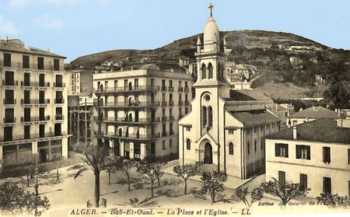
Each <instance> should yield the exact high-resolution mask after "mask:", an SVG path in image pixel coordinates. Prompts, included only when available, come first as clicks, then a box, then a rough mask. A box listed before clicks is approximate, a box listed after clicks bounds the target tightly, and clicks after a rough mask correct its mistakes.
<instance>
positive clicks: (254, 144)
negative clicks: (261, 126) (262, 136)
mask: <svg viewBox="0 0 350 217" xmlns="http://www.w3.org/2000/svg"><path fill="white" fill-rule="evenodd" d="M254 129H255V128H254ZM254 151H255V152H256V140H254Z"/></svg>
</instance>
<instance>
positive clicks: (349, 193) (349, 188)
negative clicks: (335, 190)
mask: <svg viewBox="0 0 350 217" xmlns="http://www.w3.org/2000/svg"><path fill="white" fill-rule="evenodd" d="M348 197H350V181H348Z"/></svg>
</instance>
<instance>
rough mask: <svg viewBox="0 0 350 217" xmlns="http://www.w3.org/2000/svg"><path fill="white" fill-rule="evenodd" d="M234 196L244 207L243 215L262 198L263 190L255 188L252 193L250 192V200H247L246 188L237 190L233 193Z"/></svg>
mask: <svg viewBox="0 0 350 217" xmlns="http://www.w3.org/2000/svg"><path fill="white" fill-rule="evenodd" d="M235 194H236V196H237V197H238V198H239V199H240V200H241V201H242V202H243V203H244V205H245V207H246V208H245V209H246V212H245V213H247V214H248V213H249V210H250V208H251V207H252V205H253V204H254V203H255V202H257V201H259V200H261V199H262V198H263V195H264V190H263V189H262V188H261V187H258V188H255V189H254V190H253V191H252V192H250V200H249V198H248V196H249V192H248V188H238V189H237V190H236V191H235Z"/></svg>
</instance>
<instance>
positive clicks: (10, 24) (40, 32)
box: [0, 0, 350, 62]
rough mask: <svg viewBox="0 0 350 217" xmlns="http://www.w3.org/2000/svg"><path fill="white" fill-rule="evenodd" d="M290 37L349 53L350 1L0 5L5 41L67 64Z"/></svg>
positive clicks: (22, 1) (56, 0) (21, 0)
mask: <svg viewBox="0 0 350 217" xmlns="http://www.w3.org/2000/svg"><path fill="white" fill-rule="evenodd" d="M210 2H211V3H213V4H214V11H213V14H214V17H215V19H216V21H217V23H218V25H219V27H220V30H224V31H228V30H243V29H251V30H253V29H259V30H270V31H282V32H289V33H294V34H298V35H301V36H304V37H306V38H309V39H312V40H315V41H317V42H320V43H322V44H325V45H327V46H330V47H334V48H343V49H350V13H349V8H350V1H349V0H332V1H326V0H324V1H323V0H290V1H282V0H211V1H210V0H176V1H175V0H172V1H171V0H0V37H2V38H5V37H6V36H8V37H10V38H20V39H21V40H22V41H24V42H25V43H26V44H27V45H28V46H31V47H37V48H42V49H50V50H51V51H52V52H55V53H57V54H60V55H63V56H66V57H67V62H69V61H72V60H74V59H75V58H77V57H79V56H82V55H87V54H91V53H96V52H101V51H106V50H113V49H153V48H157V47H161V46H163V45H166V44H168V43H170V42H172V41H174V40H176V39H179V38H182V37H187V36H191V35H194V34H197V33H199V32H202V31H203V27H204V25H205V23H206V21H207V18H208V14H209V12H208V5H209V3H210Z"/></svg>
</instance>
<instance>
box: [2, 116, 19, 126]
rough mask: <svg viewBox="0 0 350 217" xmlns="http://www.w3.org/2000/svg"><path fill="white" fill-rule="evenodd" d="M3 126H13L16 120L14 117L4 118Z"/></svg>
mask: <svg viewBox="0 0 350 217" xmlns="http://www.w3.org/2000/svg"><path fill="white" fill-rule="evenodd" d="M3 121H4V124H15V123H16V118H15V117H5V118H3Z"/></svg>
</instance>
